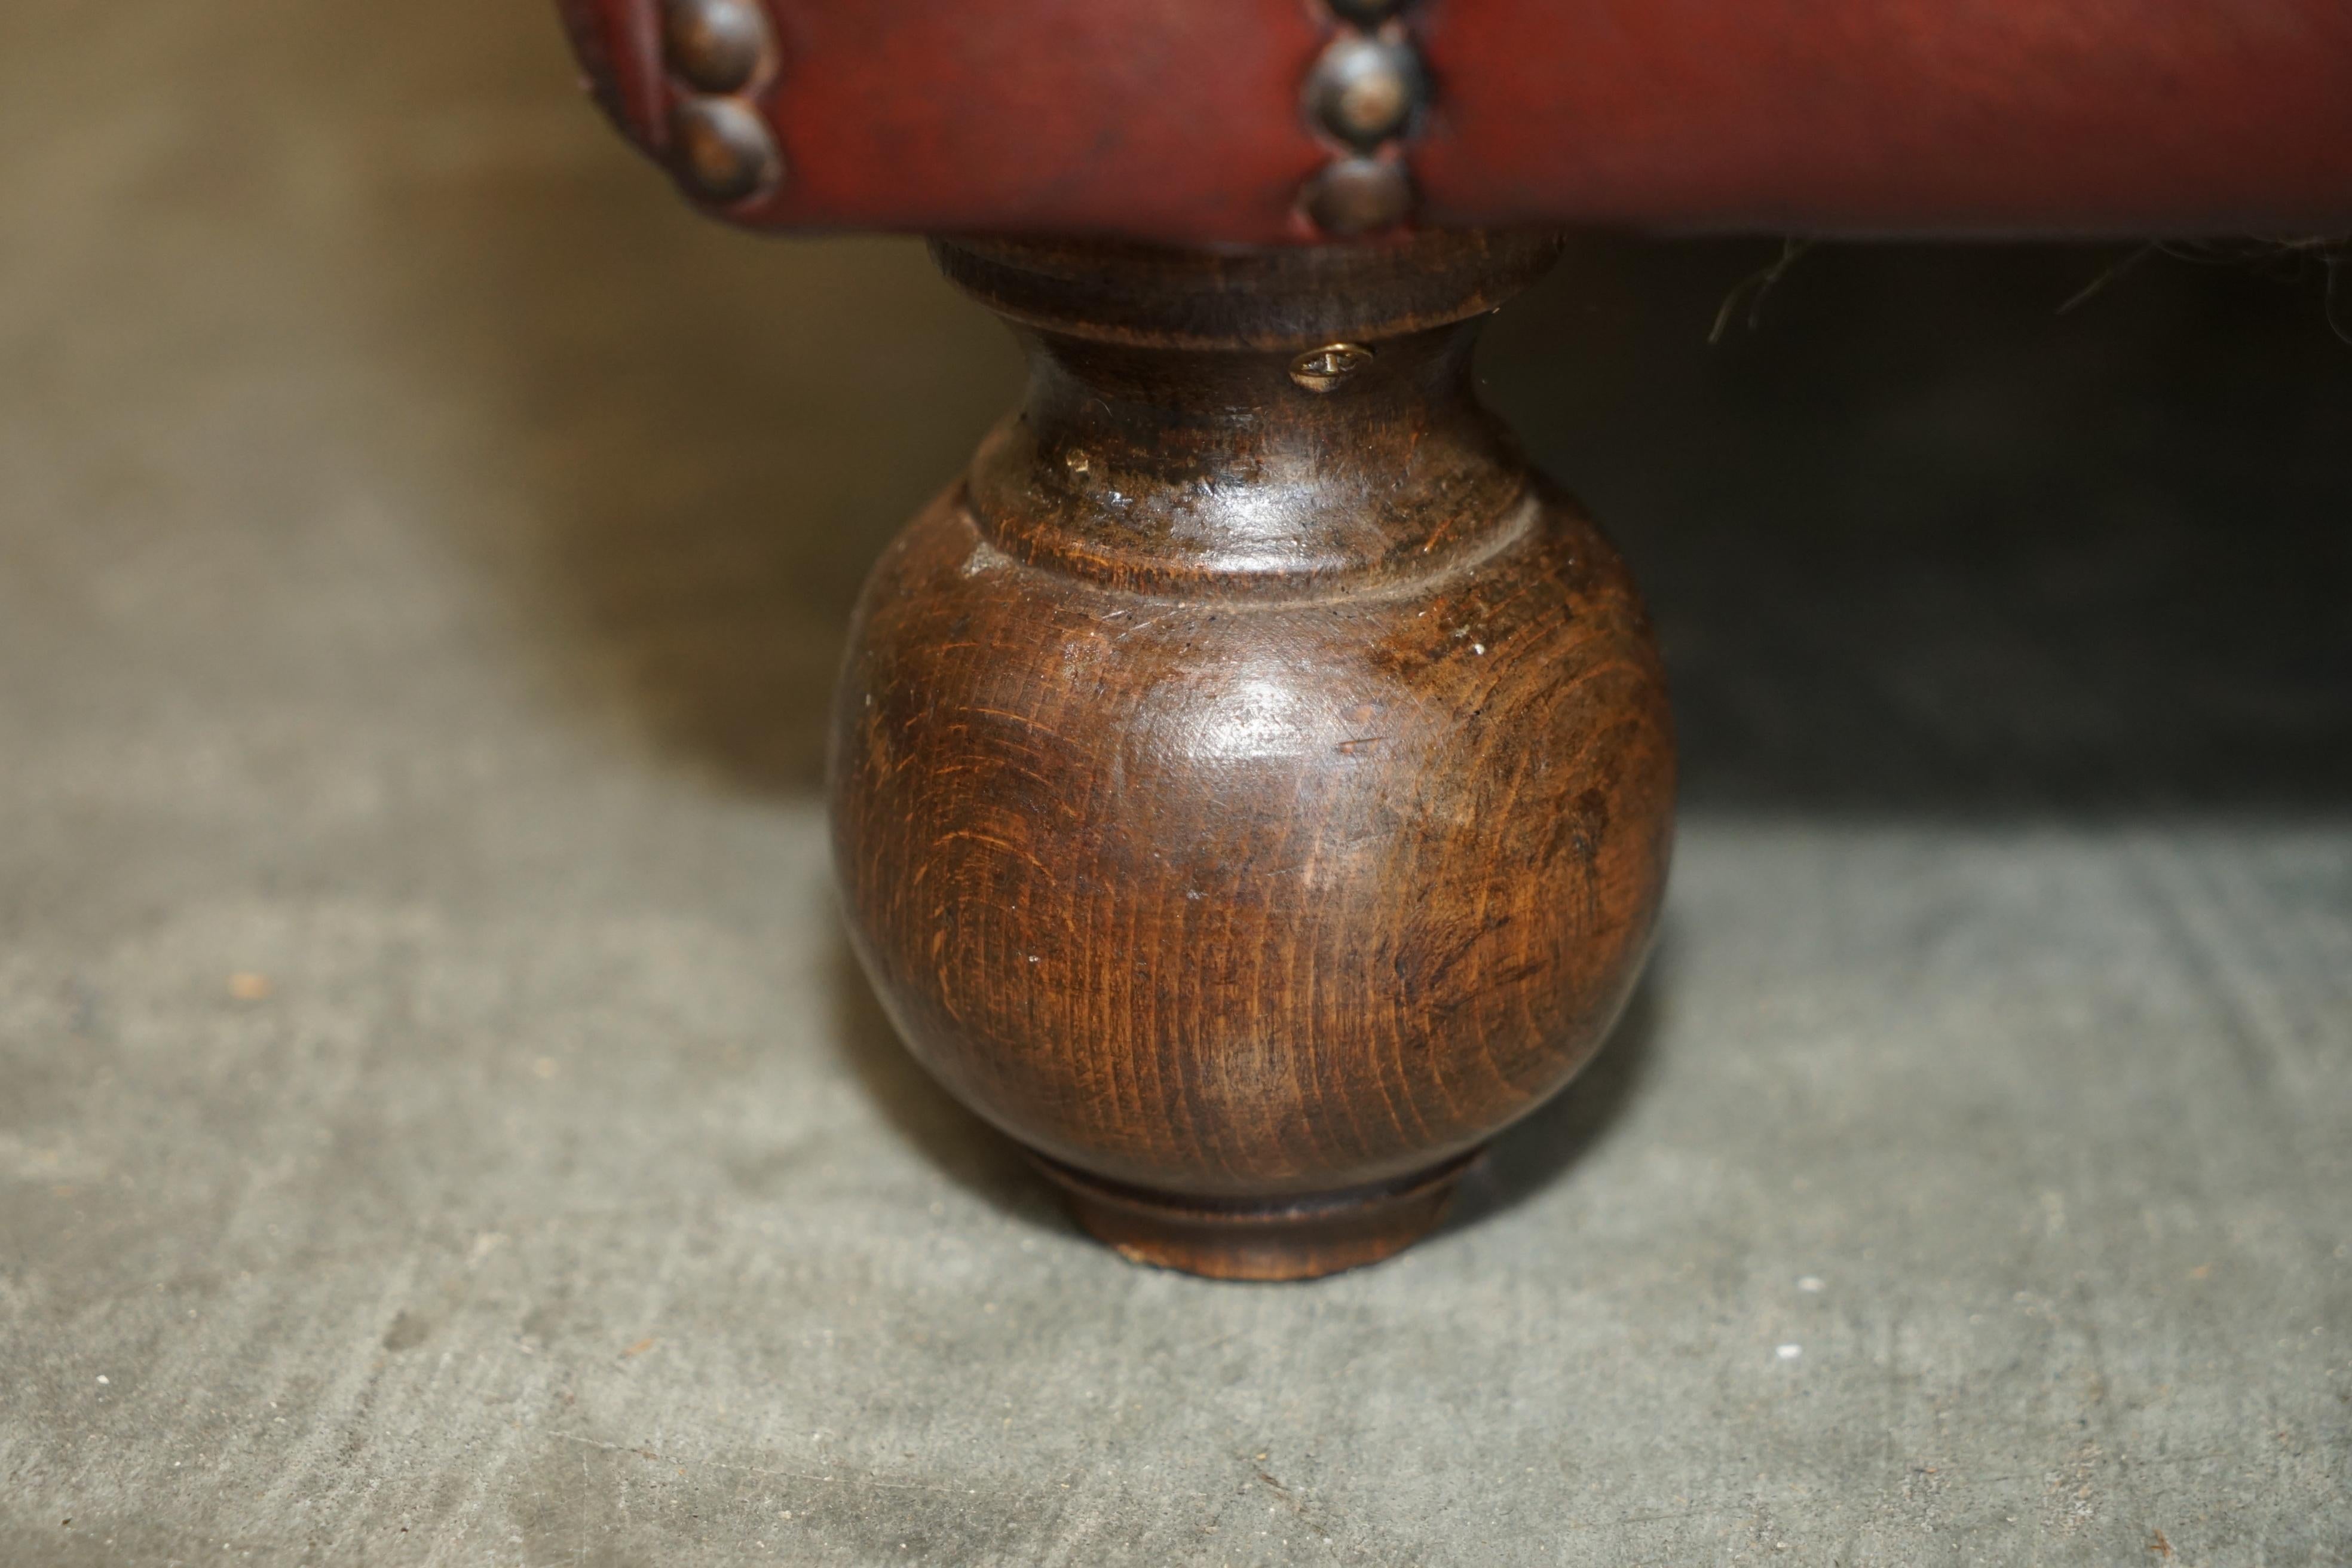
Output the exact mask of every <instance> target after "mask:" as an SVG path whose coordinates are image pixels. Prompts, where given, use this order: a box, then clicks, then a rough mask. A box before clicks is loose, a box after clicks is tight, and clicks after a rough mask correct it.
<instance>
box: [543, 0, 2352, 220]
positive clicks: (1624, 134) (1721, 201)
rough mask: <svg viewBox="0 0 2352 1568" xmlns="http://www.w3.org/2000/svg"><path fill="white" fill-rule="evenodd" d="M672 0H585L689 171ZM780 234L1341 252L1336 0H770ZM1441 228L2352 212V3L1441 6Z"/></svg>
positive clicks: (1427, 207)
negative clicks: (1324, 197) (1002, 237)
mask: <svg viewBox="0 0 2352 1568" xmlns="http://www.w3.org/2000/svg"><path fill="white" fill-rule="evenodd" d="M659 3H660V0H562V7H563V11H564V15H565V18H566V22H567V25H568V27H569V30H570V33H571V36H572V42H573V45H574V47H575V48H576V49H577V50H578V52H579V54H580V56H581V58H582V59H583V62H584V63H585V65H586V67H587V68H588V75H589V78H590V82H591V85H592V87H593V89H595V91H596V93H597V96H598V98H599V99H600V100H601V101H602V102H603V103H604V105H605V107H606V108H607V110H609V111H610V112H611V113H612V114H613V116H614V119H615V120H616V121H619V123H620V124H621V126H622V127H623V129H624V130H625V132H627V133H628V134H629V135H630V136H631V138H632V139H633V140H635V142H637V143H638V144H639V145H640V146H642V147H644V148H646V150H647V151H648V152H650V153H654V154H655V155H656V156H657V157H663V158H664V159H665V161H667V162H671V163H675V162H676V159H675V157H674V156H672V155H671V153H670V149H669V147H668V142H669V141H670V136H669V132H668V130H667V117H668V114H669V111H670V108H671V105H672V103H673V101H674V100H675V99H676V98H677V95H679V94H680V93H682V92H684V91H686V90H688V89H686V88H685V86H684V84H683V83H682V82H681V81H680V80H679V79H678V78H677V76H675V75H674V74H672V72H671V71H670V69H669V68H667V67H666V65H665V62H664V58H663V49H662V43H661V21H660V16H659V14H658V12H657V6H658V5H659ZM764 4H765V6H766V14H767V17H768V19H769V22H770V24H771V26H772V29H773V32H774V35H775V39H776V44H777V48H776V52H775V68H774V69H773V71H772V74H769V75H767V76H766V77H764V78H763V79H762V81H761V84H760V85H759V87H758V89H757V90H756V91H755V92H752V93H751V94H749V95H748V100H749V101H750V102H751V105H752V106H753V107H754V108H755V109H756V110H757V112H758V113H759V114H760V115H761V117H763V118H764V120H765V121H766V122H767V126H768V128H769V130H770V132H771V134H772V137H773V140H774V142H775V144H776V146H777V147H778V148H779V149H780V150H781V153H782V163H783V168H784V173H783V175H782V178H781V179H780V180H779V181H778V182H777V183H775V184H773V185H772V187H771V188H770V189H767V190H765V191H763V192H762V193H761V194H759V195H754V196H752V197H751V198H749V199H746V200H743V201H740V202H737V203H734V204H732V205H726V204H714V205H720V206H721V208H722V210H724V211H725V212H726V213H727V216H730V217H732V218H734V219H735V220H737V221H739V222H742V223H745V224H748V225H751V226H758V227H771V228H872V229H898V230H914V231H923V232H933V233H938V232H957V231H967V232H969V231H997V232H1024V233H1033V234H1043V233H1057V234H1107V235H1125V236H1131V237H1141V238H1150V239H1159V240H1166V241H1177V242H1190V243H1196V244H1199V243H1244V244H1245V243H1265V242H1279V241H1297V240H1311V239H1314V238H1317V237H1318V229H1317V227H1316V226H1315V224H1314V223H1313V222H1312V221H1310V220H1309V219H1308V218H1307V216H1305V215H1304V213H1303V211H1302V207H1301V192H1302V190H1303V189H1304V188H1305V186H1306V184H1307V182H1308V181H1310V180H1311V179H1312V178H1313V177H1314V176H1315V174H1316V173H1317V171H1318V169H1321V168H1322V167H1324V166H1325V165H1326V164H1327V163H1330V162H1331V161H1332V159H1333V158H1334V156H1335V155H1336V154H1338V153H1341V152H1343V151H1344V149H1342V148H1340V147H1339V145H1338V144H1337V143H1336V142H1333V141H1332V140H1330V139H1329V138H1328V137H1327V136H1325V135H1324V134H1323V133H1321V132H1319V131H1318V129H1317V128H1316V126H1315V124H1314V122H1313V121H1312V119H1311V117H1310V116H1309V114H1308V113H1307V111H1306V110H1305V109H1304V107H1303V101H1302V94H1303V91H1304V84H1305V82H1306V80H1307V76H1308V73H1309V71H1310V70H1311V68H1313V66H1314V63H1315V61H1316V59H1317V58H1318V54H1319V52H1320V51H1321V50H1322V48H1323V47H1325V45H1326V44H1327V42H1328V40H1329V39H1330V38H1331V37H1334V36H1335V35H1336V34H1338V33H1339V32H1340V31H1341V30H1342V29H1343V28H1344V26H1345V24H1343V23H1341V22H1340V21H1339V19H1338V18H1337V17H1335V16H1333V15H1332V14H1331V13H1330V11H1328V9H1326V7H1325V6H1324V5H1322V4H1320V3H1319V0H1017V3H1015V4H996V5H992V4H989V3H988V0H764ZM1399 21H1400V25H1401V26H1402V30H1403V33H1404V34H1405V35H1406V36H1408V37H1410V39H1411V41H1412V44H1413V45H1414V46H1415V47H1417V48H1418V49H1419V51H1420V54H1421V57H1422V58H1423V60H1424V61H1425V63H1426V68H1427V78H1428V83H1429V97H1428V101H1427V106H1426V108H1425V110H1423V112H1421V113H1420V114H1419V115H1418V116H1417V118H1416V119H1415V121H1414V122H1413V124H1412V127H1411V128H1410V129H1409V131H1408V132H1406V133H1405V134H1404V135H1403V136H1402V137H1401V138H1399V139H1398V140H1397V141H1396V142H1394V143H1393V145H1392V147H1391V149H1390V150H1388V151H1387V152H1386V153H1383V154H1382V155H1383V156H1385V157H1387V158H1390V159H1391V160H1394V159H1397V158H1400V157H1401V158H1402V161H1403V163H1404V166H1405V167H1406V168H1407V169H1408V170H1409V171H1410V176H1411V184H1412V188H1413V191H1414V193H1415V202H1414V205H1413V207H1412V216H1411V220H1410V221H1411V222H1412V223H1415V224H1419V225H1423V226H1493V225H1504V224H1515V223H1528V222H1544V223H1602V224H1626V225H1634V226H1645V227H1653V228H1715V229H1721V228H1751V229H1753V228H1761V229H1767V230H1772V231H1806V232H1873V231H1881V232H1884V231H1904V232H1914V233H1918V232H1927V233H1938V232H1963V231H1973V232H2027V231H2067V232H2075V233H2082V232H2095V231H2110V232H2126V231H2127V232H2134V233H2156V232H2174V233H2182V232H2201V233H2217V232H2228V231H2263V232H2270V233H2297V234H2315V233H2323V232H2335V231H2340V230H2341V229H2343V228H2344V227H2346V226H2352V0H1417V3H1412V4H1408V5H1405V6H1404V7H1403V8H1402V11H1401V12H1400V14H1399Z"/></svg>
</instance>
